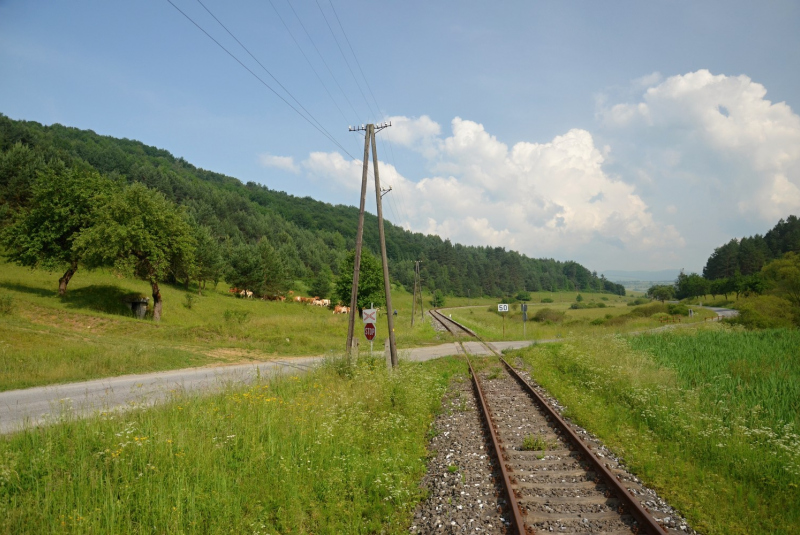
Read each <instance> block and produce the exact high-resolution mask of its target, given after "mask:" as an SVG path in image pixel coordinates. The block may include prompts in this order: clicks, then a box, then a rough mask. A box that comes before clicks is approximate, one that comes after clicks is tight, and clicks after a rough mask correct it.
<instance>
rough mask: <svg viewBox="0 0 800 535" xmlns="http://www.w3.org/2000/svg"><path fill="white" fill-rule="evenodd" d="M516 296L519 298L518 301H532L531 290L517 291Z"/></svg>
mask: <svg viewBox="0 0 800 535" xmlns="http://www.w3.org/2000/svg"><path fill="white" fill-rule="evenodd" d="M515 297H516V298H517V301H530V300H531V294H530V292H524V291H523V292H517V295H516V296H515Z"/></svg>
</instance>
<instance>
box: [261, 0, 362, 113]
mask: <svg viewBox="0 0 800 535" xmlns="http://www.w3.org/2000/svg"><path fill="white" fill-rule="evenodd" d="M269 5H271V6H272V9H273V11H275V14H276V15H277V16H278V19H279V20H280V21H281V23H282V24H283V27H284V28H286V31H287V32H289V36H290V37H291V38H292V41H294V44H295V45H297V48H298V50H300V53H301V54H303V57H304V58H305V60H306V63H308V66H309V67H311V70H312V71H314V74H315V75H316V77H317V80H319V83H320V84H322V87H324V88H325V92H326V93H327V94H328V96H329V97H330V98H331V102H333V105H334V106H336V109H337V110H339V113H340V114H341V115H342V119H344V120H345V122H347V117H346V116H345V114H344V112H343V111H342V108H341V107H339V103H338V102H336V99H335V98H333V95H332V94H331V92H330V90H329V89H328V86H327V85H325V82H324V81H323V80H322V77H321V76H320V75H319V73H318V72H317V69H316V68H314V64H313V63H311V60H310V59H308V56H307V55H306V53H305V51H304V50H303V47H301V46H300V43H298V42H297V39H296V38H295V36H294V34H293V33H292V30H291V29H289V26H288V25H287V24H286V21H284V20H283V17H281V14H280V13H279V12H278V9H277V8H276V7H275V4H274V3H273V2H272V0H269Z"/></svg>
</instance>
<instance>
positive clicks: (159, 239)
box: [75, 182, 195, 321]
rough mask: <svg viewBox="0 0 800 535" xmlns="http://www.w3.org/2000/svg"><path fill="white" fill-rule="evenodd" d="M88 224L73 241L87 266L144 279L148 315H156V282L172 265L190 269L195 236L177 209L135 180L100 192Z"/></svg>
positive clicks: (159, 301) (171, 270)
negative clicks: (147, 290)
mask: <svg viewBox="0 0 800 535" xmlns="http://www.w3.org/2000/svg"><path fill="white" fill-rule="evenodd" d="M104 200H105V202H104V203H103V204H102V205H101V206H100V207H98V208H97V210H96V211H95V213H94V216H93V218H92V219H93V223H92V226H90V227H89V228H87V229H86V230H84V231H83V232H81V234H80V235H79V236H78V238H77V239H76V240H75V246H76V247H77V248H78V249H79V250H80V251H82V252H83V254H84V262H85V263H86V264H87V265H88V266H90V267H91V266H113V267H114V268H115V269H117V270H118V271H121V272H123V273H132V274H134V275H135V276H137V277H140V278H142V279H144V280H146V281H148V282H149V283H150V288H151V290H152V294H153V320H155V321H160V320H161V310H162V303H163V302H162V297H161V290H160V288H159V286H158V283H159V282H163V281H164V280H165V279H166V278H167V276H169V275H170V274H173V275H174V274H175V273H174V272H175V270H182V271H186V272H188V271H190V268H189V266H191V265H192V264H193V263H194V248H195V240H194V237H193V236H192V229H191V227H190V225H189V221H188V219H187V217H186V215H185V214H184V213H183V210H181V209H179V208H178V206H176V205H175V204H174V203H172V202H170V201H169V200H167V199H166V198H165V197H164V194H162V193H160V192H158V191H155V190H151V189H149V188H148V187H147V186H145V185H144V184H141V183H139V182H137V183H134V184H132V185H130V186H128V187H126V188H124V189H122V190H120V191H117V192H114V193H112V194H111V195H107V196H106V197H105V199H104Z"/></svg>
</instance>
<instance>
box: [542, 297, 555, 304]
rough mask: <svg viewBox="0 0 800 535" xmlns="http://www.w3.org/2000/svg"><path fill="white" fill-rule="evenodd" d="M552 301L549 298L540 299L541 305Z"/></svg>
mask: <svg viewBox="0 0 800 535" xmlns="http://www.w3.org/2000/svg"><path fill="white" fill-rule="evenodd" d="M552 302H553V300H552V299H551V298H549V297H542V303H552Z"/></svg>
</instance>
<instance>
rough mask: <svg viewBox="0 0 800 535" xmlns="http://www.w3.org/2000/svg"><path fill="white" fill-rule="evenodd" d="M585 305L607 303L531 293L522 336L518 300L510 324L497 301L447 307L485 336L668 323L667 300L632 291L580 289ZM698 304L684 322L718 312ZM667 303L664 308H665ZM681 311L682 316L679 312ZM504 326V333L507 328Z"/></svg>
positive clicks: (530, 336) (579, 332)
mask: <svg viewBox="0 0 800 535" xmlns="http://www.w3.org/2000/svg"><path fill="white" fill-rule="evenodd" d="M581 295H582V297H583V298H584V300H583V301H582V304H583V305H587V304H590V303H593V304H595V305H600V304H602V306H601V307H595V308H584V309H578V310H573V309H570V306H571V305H572V304H573V303H575V302H576V301H575V298H576V296H577V293H575V292H563V293H555V294H551V293H549V292H548V293H536V294H532V295H531V297H532V300H531V301H532V302H531V303H529V304H528V322H527V324H526V325H525V335H524V336H523V325H522V312H521V311H520V309H519V307H518V306H516V307H515V306H514V305H511V310H510V311H509V312H508V313H506V315H505V316H506V317H505V327H504V325H503V323H504V320H503V317H502V315H501V314H499V313H498V312H497V305H496V303H495V304H492V305H491V306H489V307H486V306H474V307H470V308H462V309H456V310H447V311H446V313H447V314H450V315H452V317H453V319H454V320H457V321H459V322H460V323H463V324H464V325H466V326H468V327H469V328H471V329H472V330H474V331H475V332H476V333H477V334H478V335H479V336H480V337H482V338H484V339H485V340H523V339H527V340H552V339H558V338H568V337H573V336H595V335H602V334H608V333H616V334H621V333H630V332H637V331H644V330H648V329H655V328H658V327H661V326H663V325H666V324H665V323H662V321H661V320H662V319H667V317H668V316H670V315H669V314H668V313H667V312H666V311H667V309H668V306H667V305H661V304H660V303H653V304H650V305H644V307H631V306H628V303H629V302H631V301H632V299H631V298H630V297H620V296H616V295H610V294H592V293H586V292H581ZM541 299H552V301H553V302H552V303H542V302H541ZM690 308H694V316H693V317H691V318H690V317H688V316H680V321H681V325H683V324H689V323H699V322H704V321H706V320H707V319H710V318H715V317H716V314H715V313H714V312H711V311H710V310H705V309H702V308H697V307H690ZM544 309H547V310H549V311H550V313H549V314H547V315H546V318H549V319H544V320H543V321H534V317H535V316H536V314H537V313H538V312H539V311H542V310H544ZM662 309H663V310H662ZM675 317H678V316H675ZM504 328H505V335H504V334H503V330H504Z"/></svg>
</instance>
